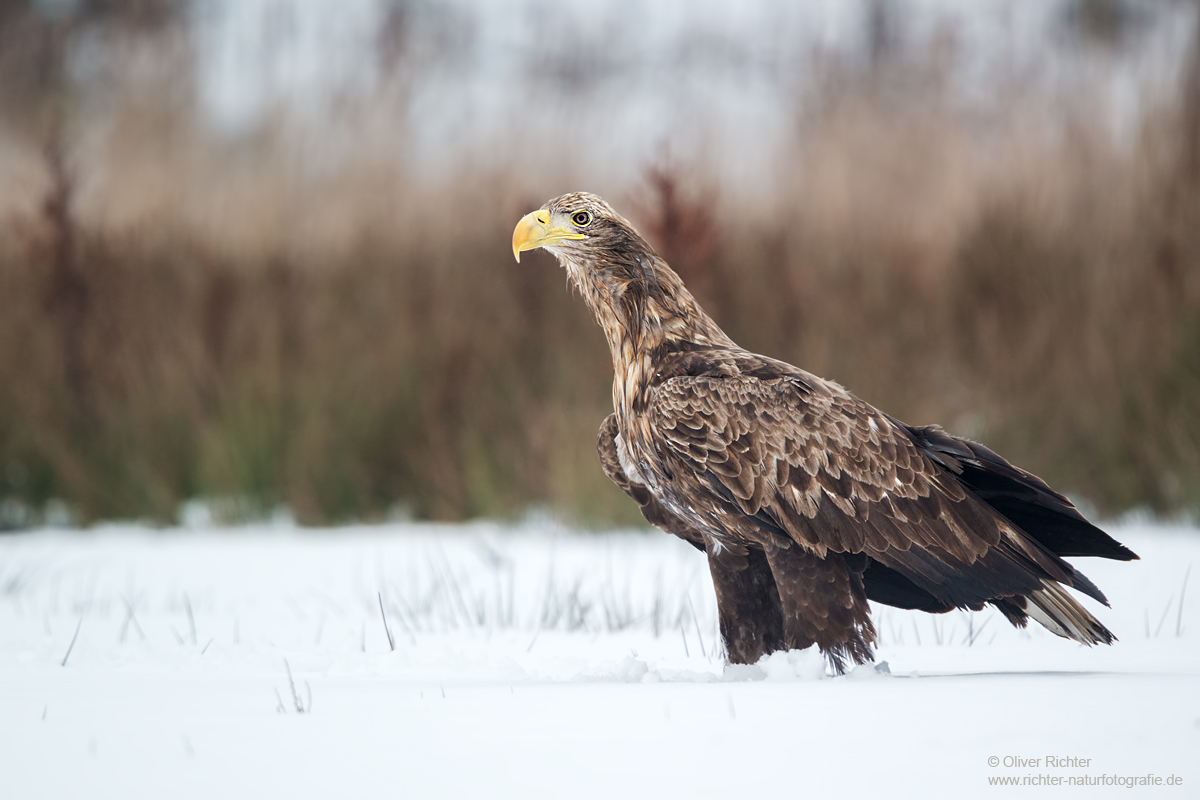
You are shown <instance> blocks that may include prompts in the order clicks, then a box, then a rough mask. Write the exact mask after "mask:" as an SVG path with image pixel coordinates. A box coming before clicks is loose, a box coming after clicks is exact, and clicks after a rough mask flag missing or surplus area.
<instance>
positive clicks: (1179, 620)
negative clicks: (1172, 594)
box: [1175, 564, 1192, 638]
mask: <svg viewBox="0 0 1200 800" xmlns="http://www.w3.org/2000/svg"><path fill="white" fill-rule="evenodd" d="M1191 574H1192V565H1191V564H1188V568H1187V572H1185V573H1183V586H1181V587H1179V614H1178V615H1177V616H1176V617H1175V636H1176V638H1178V637H1180V636H1182V635H1183V598H1184V595H1185V594H1187V582H1188V577H1189V576H1191Z"/></svg>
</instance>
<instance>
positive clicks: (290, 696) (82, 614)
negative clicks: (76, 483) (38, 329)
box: [0, 522, 1200, 798]
mask: <svg viewBox="0 0 1200 800" xmlns="http://www.w3.org/2000/svg"><path fill="white" fill-rule="evenodd" d="M1110 530H1111V531H1112V532H1113V534H1114V535H1115V536H1116V537H1117V538H1118V539H1120V540H1121V541H1123V542H1125V543H1126V544H1128V545H1129V546H1130V547H1132V548H1133V549H1134V550H1135V551H1136V552H1138V553H1139V554H1140V555H1141V556H1142V560H1141V561H1138V562H1133V563H1115V562H1106V561H1100V560H1091V559H1087V560H1084V559H1080V560H1077V562H1076V563H1078V564H1080V565H1081V566H1083V567H1084V570H1085V572H1087V574H1088V575H1089V577H1091V578H1092V579H1093V580H1095V581H1096V583H1097V584H1099V585H1100V587H1101V588H1102V589H1104V590H1105V592H1106V593H1107V594H1108V596H1109V599H1110V600H1111V602H1112V606H1113V607H1112V609H1105V608H1103V607H1102V606H1099V605H1098V604H1095V603H1093V602H1091V601H1090V600H1087V599H1083V600H1082V602H1084V603H1085V605H1087V607H1088V608H1089V609H1091V610H1092V611H1093V612H1094V613H1096V614H1097V616H1098V617H1099V618H1100V620H1101V621H1102V622H1104V624H1105V625H1107V626H1108V627H1109V628H1111V629H1112V630H1113V631H1114V632H1115V633H1116V634H1117V635H1118V636H1119V637H1120V638H1121V641H1120V642H1118V643H1117V644H1116V645H1114V646H1113V647H1099V648H1085V647H1083V646H1081V645H1077V644H1075V643H1072V642H1067V641H1064V640H1061V639H1058V638H1057V637H1054V636H1052V635H1050V634H1049V633H1048V632H1046V631H1044V630H1041V629H1030V630H1028V631H1017V630H1015V629H1013V628H1011V627H1010V626H1009V625H1008V624H1007V623H1006V622H1005V621H1004V620H1003V619H1002V618H1001V617H999V615H998V614H992V613H989V612H983V613H980V614H976V615H967V614H962V613H958V612H955V613H951V614H948V615H941V616H936V617H934V616H929V615H922V614H915V613H910V612H901V611H898V610H895V609H889V608H883V607H877V608H876V609H875V621H876V625H877V627H878V628H879V632H880V637H881V644H880V646H879V647H878V657H879V663H877V664H875V665H867V666H864V667H860V668H858V669H856V670H854V671H853V672H851V673H850V674H848V675H846V676H843V677H838V678H831V677H827V676H826V675H825V669H824V664H823V660H822V659H821V658H820V656H819V655H818V654H816V653H814V652H811V651H805V652H791V653H776V654H774V655H772V656H770V657H769V658H767V659H764V660H763V661H762V662H760V663H759V664H757V665H753V666H738V667H725V666H724V665H723V663H722V659H721V654H720V652H719V637H718V636H717V634H716V618H715V604H714V600H713V596H712V587H711V582H710V581H709V578H708V574H707V569H706V566H705V562H704V559H703V556H702V555H701V554H700V553H698V552H696V551H695V550H693V549H692V548H690V547H689V546H687V545H686V544H684V543H682V542H679V541H678V540H675V539H674V538H673V537H670V536H667V535H665V534H660V533H656V532H644V531H636V532H628V531H627V532H615V533H610V534H586V533H581V532H575V531H571V530H568V529H564V528H560V527H556V526H555V525H553V524H550V523H546V522H540V523H529V524H525V525H518V526H507V527H506V526H501V525H495V524H483V523H479V524H471V525H465V526H436V525H418V524H391V525H383V526H377V527H356V528H342V529H333V530H324V531H311V530H298V529H295V528H292V527H290V526H288V525H286V524H275V525H264V526H256V527H246V528H238V529H181V530H174V531H157V530H150V529H146V528H140V527H137V526H109V527H105V528H102V529H98V530H91V531H82V532H81V531H39V532H33V533H27V534H20V535H12V536H7V537H2V538H0V781H2V783H0V786H2V787H3V788H2V789H0V794H2V795H3V796H4V797H5V798H33V797H56V798H57V797H70V796H86V797H89V798H98V797H121V798H137V797H179V798H189V797H204V798H212V797H218V796H219V797H251V796H256V797H263V796H266V797H286V798H308V797H354V796H366V795H369V794H372V793H374V794H379V793H383V792H386V793H388V794H389V795H395V796H400V797H439V798H440V797H481V796H488V797H508V796H512V797H521V798H531V797H676V796H687V797H724V796H732V795H735V794H736V795H738V796H749V797H754V796H759V797H761V796H768V793H780V796H786V797H795V796H801V795H803V796H834V797H855V796H881V795H883V796H900V797H904V796H921V797H956V798H957V797H964V796H973V795H974V794H975V793H978V792H986V791H989V788H987V787H989V784H988V779H989V778H997V777H1018V778H1021V777H1024V776H1039V775H1041V776H1050V777H1051V778H1053V777H1058V778H1060V779H1061V780H1062V782H1063V784H1065V783H1066V780H1067V779H1068V778H1071V777H1082V776H1085V775H1086V776H1093V777H1095V776H1100V775H1107V776H1109V777H1110V778H1111V777H1113V776H1118V777H1121V778H1129V777H1144V776H1147V775H1153V776H1158V777H1160V778H1162V779H1163V781H1164V783H1163V785H1161V786H1158V787H1151V788H1135V789H1133V790H1132V792H1131V790H1130V789H1127V788H1123V787H1118V786H1109V787H1103V786H1102V787H1099V788H1097V787H1095V786H1092V787H1089V788H1087V789H1086V791H1087V792H1088V794H1089V796H1090V795H1091V794H1093V793H1100V794H1104V793H1108V794H1112V795H1114V796H1123V797H1127V796H1130V795H1131V794H1132V795H1133V796H1140V795H1142V794H1151V793H1153V794H1155V795H1156V796H1157V795H1158V794H1159V793H1162V792H1167V795H1166V796H1175V797H1189V796H1190V797H1195V796H1197V794H1198V790H1197V789H1196V787H1197V786H1198V785H1200V770H1197V769H1196V768H1195V767H1194V766H1192V765H1193V764H1194V763H1195V761H1196V760H1195V753H1196V752H1197V746H1198V745H1200V586H1196V585H1194V584H1195V583H1196V581H1193V582H1192V583H1193V585H1192V586H1190V587H1189V586H1188V585H1187V581H1188V579H1189V577H1190V570H1191V568H1192V566H1193V565H1194V564H1196V563H1197V561H1200V531H1198V530H1196V529H1194V528H1188V527H1186V526H1175V527H1170V526H1165V525H1151V524H1146V523H1126V524H1123V525H1115V526H1111V527H1110ZM381 605H382V611H383V613H381ZM384 614H386V618H387V629H385V627H384V620H383V617H384ZM76 631H78V635H77V637H76V636H74V635H75V633H76ZM389 631H390V634H391V638H392V640H393V642H394V646H395V649H394V650H393V649H392V648H391V646H390V645H389V636H388V634H389ZM73 637H74V644H73V645H72V639H73ZM64 660H65V666H64V664H63V662H64ZM885 662H886V663H885ZM289 671H290V676H291V682H290V683H289ZM301 709H302V710H303V713H301ZM993 756H995V757H996V758H997V759H998V761H1000V763H999V764H998V765H997V766H996V767H991V766H989V764H988V759H989V758H990V757H993ZM1047 756H1059V757H1064V756H1065V757H1071V758H1075V759H1090V761H1088V762H1087V764H1086V765H1084V766H1065V767H1054V766H1052V765H1050V764H1047V762H1046V761H1045V759H1046V757H1047ZM1014 758H1021V759H1039V761H1038V762H1037V763H1035V764H1033V765H1029V764H1021V765H1020V766H1018V765H1016V764H1017V762H1015V761H1013V759H1014ZM1006 759H1007V763H1008V764H1010V765H1011V766H1005V760H1006ZM1074 763H1078V762H1074ZM1171 776H1175V778H1176V779H1178V778H1183V781H1184V782H1183V784H1182V786H1180V785H1178V784H1173V785H1167V784H1166V781H1167V780H1168V779H1169V778H1171ZM998 791H1002V790H998ZM1025 791H1028V790H1025Z"/></svg>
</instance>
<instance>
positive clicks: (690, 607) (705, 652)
mask: <svg viewBox="0 0 1200 800" xmlns="http://www.w3.org/2000/svg"><path fill="white" fill-rule="evenodd" d="M687 601H688V610H689V611H691V612H692V622H693V623H695V625H696V638H697V639H699V640H700V655H702V656H704V657H705V658H708V650H707V649H705V647H704V637H703V636H702V635H701V634H700V618H699V617H697V616H696V607H695V606H693V605H692V595H691V593H690V592H689V593H688V595H687Z"/></svg>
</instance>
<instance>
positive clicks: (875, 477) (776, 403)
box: [647, 362, 1103, 608]
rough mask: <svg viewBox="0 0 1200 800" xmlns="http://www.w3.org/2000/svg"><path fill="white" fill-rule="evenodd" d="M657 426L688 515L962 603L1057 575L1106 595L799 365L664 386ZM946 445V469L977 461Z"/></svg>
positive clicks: (890, 426)
mask: <svg viewBox="0 0 1200 800" xmlns="http://www.w3.org/2000/svg"><path fill="white" fill-rule="evenodd" d="M776 363H778V362H776ZM781 366H783V365H781ZM791 369H792V370H795V368H791ZM647 419H648V421H649V423H650V427H651V430H652V435H653V436H654V438H655V439H656V443H657V444H658V445H659V447H658V450H659V453H660V456H661V458H663V462H664V463H663V464H662V467H663V473H664V474H665V475H667V476H669V478H668V480H669V481H670V483H671V490H672V492H673V493H674V494H676V495H677V496H678V497H680V498H681V499H682V502H681V503H680V504H679V507H680V508H692V509H696V510H697V515H698V519H699V518H701V517H703V518H706V519H708V520H714V519H721V520H724V521H726V524H725V525H724V526H722V527H723V528H725V530H733V531H736V532H737V533H738V534H739V535H741V536H745V537H747V538H757V539H759V543H763V544H768V545H769V544H771V542H772V537H775V538H774V541H775V542H778V541H779V538H778V537H783V540H784V541H787V542H796V543H798V544H799V545H801V546H802V547H803V548H805V549H806V550H807V551H809V552H811V553H813V554H814V555H816V556H818V557H825V556H826V555H827V554H828V553H844V554H865V555H866V556H868V557H870V558H871V559H872V560H874V561H876V562H878V563H879V564H881V565H883V566H884V567H886V568H887V569H891V570H895V571H896V572H899V573H900V574H901V575H903V576H904V577H905V578H906V579H908V580H909V581H911V582H912V583H914V584H916V585H917V586H919V587H920V588H921V589H923V590H924V591H926V592H928V593H929V594H931V595H932V596H933V597H936V598H937V599H938V600H940V601H942V602H944V603H947V604H949V605H953V606H958V607H968V608H980V607H982V605H983V604H984V603H985V602H988V601H991V600H995V599H996V598H1003V597H1013V596H1028V595H1030V594H1032V593H1034V592H1037V591H1040V590H1043V589H1045V587H1046V581H1047V580H1049V581H1057V582H1060V583H1063V584H1066V585H1068V586H1076V587H1077V588H1080V589H1081V590H1082V591H1085V592H1087V593H1089V594H1092V591H1090V590H1094V589H1095V587H1094V586H1093V585H1092V584H1091V582H1090V581H1087V579H1086V578H1083V576H1082V575H1079V574H1078V573H1076V572H1075V571H1074V569H1073V568H1072V567H1071V566H1070V565H1069V564H1067V563H1066V562H1064V561H1062V560H1061V559H1060V558H1058V557H1057V556H1056V555H1054V554H1053V553H1052V552H1050V551H1049V550H1047V549H1046V548H1045V547H1044V546H1042V545H1041V544H1040V543H1039V542H1037V541H1036V540H1034V539H1033V538H1032V537H1030V536H1028V535H1026V534H1025V533H1024V532H1023V531H1021V530H1020V529H1019V528H1018V527H1017V526H1016V525H1014V524H1013V523H1011V522H1010V521H1009V520H1008V519H1006V518H1005V517H1004V516H1002V515H1001V514H999V513H997V512H996V511H995V509H993V508H992V507H991V506H989V505H988V504H987V503H985V502H983V501H981V500H980V499H979V498H978V497H977V496H976V495H975V494H974V493H973V492H972V491H971V490H970V489H969V488H968V487H965V486H964V485H963V484H962V483H961V482H960V481H959V480H958V479H957V477H956V475H955V473H954V472H953V471H952V470H951V469H950V468H948V467H947V466H945V465H944V464H942V463H938V462H937V461H935V460H934V457H933V455H936V454H932V453H933V451H932V450H931V449H930V448H924V447H921V446H918V444H917V443H916V442H915V441H914V439H913V438H912V436H911V435H910V434H909V432H908V428H907V426H903V424H902V423H899V422H897V421H895V420H893V419H891V418H890V417H888V416H887V415H885V414H883V413H882V412H880V411H879V410H877V409H875V408H874V407H872V406H870V405H869V404H867V403H865V402H863V401H862V400H859V399H858V398H856V397H854V396H853V395H851V394H850V393H848V392H846V391H845V390H844V389H842V388H841V387H840V386H837V385H836V384H832V383H830V382H828V381H824V380H821V379H820V378H816V377H815V376H811V375H808V374H807V373H804V372H802V371H800V370H795V371H794V372H787V373H784V374H776V375H770V376H768V377H756V376H751V375H746V374H739V375H725V376H720V377H715V376H714V377H707V376H694V375H683V376H677V377H672V378H668V379H666V380H664V381H663V382H661V383H660V384H658V385H657V386H656V387H655V388H654V389H653V390H652V394H651V396H650V398H649V406H648V409H647ZM922 430H925V431H926V432H927V433H929V431H930V429H922ZM942 438H943V439H945V442H942V441H941V440H940V439H939V440H938V441H939V445H940V446H941V447H942V449H943V451H945V452H944V453H943V456H942V457H941V458H942V460H946V459H950V458H952V452H955V451H959V457H962V458H967V457H970V456H971V451H970V450H969V449H966V448H965V446H964V445H962V444H956V443H959V442H961V440H955V439H953V438H952V437H949V436H946V435H945V434H942ZM701 510H703V512H701ZM700 521H701V522H702V521H703V520H700ZM697 527H700V528H701V529H704V526H703V524H698V525H697ZM710 530H711V526H710ZM762 537H765V541H764V540H763V538H762ZM1095 592H1096V594H1098V590H1095ZM1093 596H1096V595H1093ZM1097 599H1100V600H1101V601H1103V595H1099V596H1098V598H1097Z"/></svg>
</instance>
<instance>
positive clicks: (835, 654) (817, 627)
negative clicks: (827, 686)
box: [765, 543, 875, 675]
mask: <svg viewBox="0 0 1200 800" xmlns="http://www.w3.org/2000/svg"><path fill="white" fill-rule="evenodd" d="M765 553H766V559H767V563H768V564H769V565H770V568H771V573H772V574H773V575H774V577H775V584H776V585H777V586H778V587H779V599H780V603H781V606H782V608H783V638H784V642H785V644H786V646H787V647H788V648H790V649H803V648H805V647H809V646H811V645H813V644H814V643H815V644H816V645H817V646H818V647H820V649H821V652H822V653H824V654H825V658H826V659H827V660H828V662H829V666H830V668H831V669H832V670H833V672H834V674H837V675H840V674H842V673H843V672H845V671H846V667H847V662H848V661H849V662H852V663H853V664H867V663H870V662H871V661H874V659H875V654H874V652H873V651H872V650H871V645H873V644H874V643H875V626H874V625H872V624H871V616H870V614H871V610H870V606H869V605H868V604H867V594H866V591H865V589H864V588H863V582H862V573H861V572H860V571H858V570H856V569H851V567H850V565H849V564H848V563H847V561H846V558H845V557H844V556H842V555H840V554H836V553H830V554H829V555H828V556H827V557H826V558H819V557H817V556H816V555H814V554H813V553H811V552H809V551H807V550H805V549H804V548H802V547H800V546H798V545H795V544H791V545H787V544H785V545H784V546H777V545H774V544H771V543H768V544H767V545H766V547H765Z"/></svg>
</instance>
